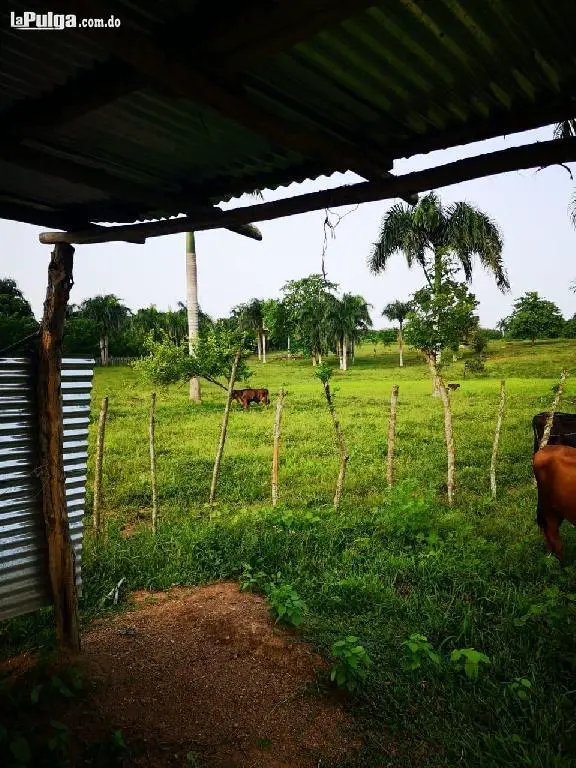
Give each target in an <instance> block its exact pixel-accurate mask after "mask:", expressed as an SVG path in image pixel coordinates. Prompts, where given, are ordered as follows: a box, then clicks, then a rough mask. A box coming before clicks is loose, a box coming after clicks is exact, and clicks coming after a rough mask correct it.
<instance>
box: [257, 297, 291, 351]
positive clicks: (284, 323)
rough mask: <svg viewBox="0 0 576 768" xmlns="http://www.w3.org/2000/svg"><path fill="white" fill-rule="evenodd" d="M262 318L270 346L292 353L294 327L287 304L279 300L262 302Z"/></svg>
mask: <svg viewBox="0 0 576 768" xmlns="http://www.w3.org/2000/svg"><path fill="white" fill-rule="evenodd" d="M262 317H263V320H264V327H265V328H267V331H268V334H267V336H268V344H269V345H271V346H273V347H275V348H276V349H287V350H288V351H290V337H291V336H293V334H294V327H293V323H292V322H291V317H290V314H289V312H288V309H287V307H286V304H285V303H284V302H283V301H279V300H278V299H266V300H265V301H263V302H262Z"/></svg>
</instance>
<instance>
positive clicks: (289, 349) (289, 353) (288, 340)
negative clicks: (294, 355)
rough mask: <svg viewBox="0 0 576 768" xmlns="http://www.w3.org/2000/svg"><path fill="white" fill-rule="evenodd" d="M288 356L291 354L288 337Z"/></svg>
mask: <svg viewBox="0 0 576 768" xmlns="http://www.w3.org/2000/svg"><path fill="white" fill-rule="evenodd" d="M288 354H290V336H288Z"/></svg>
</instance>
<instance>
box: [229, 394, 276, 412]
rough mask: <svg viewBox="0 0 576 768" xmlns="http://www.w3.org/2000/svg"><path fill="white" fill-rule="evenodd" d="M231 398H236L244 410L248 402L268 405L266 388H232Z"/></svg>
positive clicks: (268, 399)
mask: <svg viewBox="0 0 576 768" xmlns="http://www.w3.org/2000/svg"><path fill="white" fill-rule="evenodd" d="M232 400H236V401H237V402H238V403H240V405H241V406H242V408H244V410H245V411H247V410H248V407H249V406H250V403H262V404H263V405H270V398H269V397H268V390H267V389H233V390H232Z"/></svg>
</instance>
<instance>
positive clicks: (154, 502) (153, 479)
mask: <svg viewBox="0 0 576 768" xmlns="http://www.w3.org/2000/svg"><path fill="white" fill-rule="evenodd" d="M155 416H156V392H152V396H151V398H150V480H151V483H152V530H153V531H154V533H156V525H157V518H158V490H157V485H156V445H155V442H154V429H155V425H156V421H155Z"/></svg>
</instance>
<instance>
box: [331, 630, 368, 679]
mask: <svg viewBox="0 0 576 768" xmlns="http://www.w3.org/2000/svg"><path fill="white" fill-rule="evenodd" d="M330 653H331V654H332V656H333V657H334V658H335V659H337V661H336V663H335V664H333V665H332V669H331V670H330V680H332V682H335V683H336V685H338V686H339V687H340V688H346V690H347V691H350V692H354V691H357V690H358V689H359V688H360V687H361V686H362V684H363V683H364V681H365V680H366V676H367V675H368V670H369V668H370V666H371V665H372V659H371V658H370V656H369V655H368V654H367V653H366V650H365V648H364V647H363V646H362V645H360V641H359V639H358V638H357V637H353V636H351V635H350V636H348V637H345V638H344V639H343V640H337V641H336V642H335V643H334V644H333V645H332V648H331V651H330Z"/></svg>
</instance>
